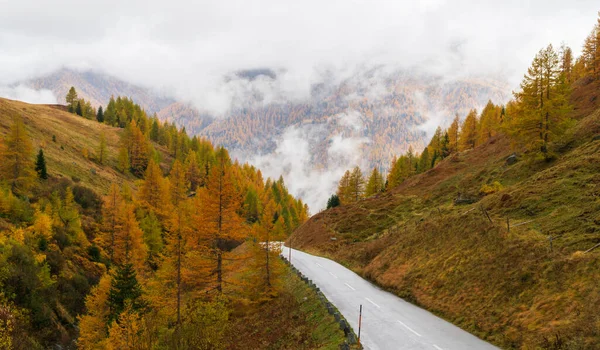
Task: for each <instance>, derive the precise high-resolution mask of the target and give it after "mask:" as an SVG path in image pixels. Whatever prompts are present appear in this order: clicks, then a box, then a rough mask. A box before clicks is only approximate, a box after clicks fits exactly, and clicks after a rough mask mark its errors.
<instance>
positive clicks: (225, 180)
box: [196, 147, 247, 293]
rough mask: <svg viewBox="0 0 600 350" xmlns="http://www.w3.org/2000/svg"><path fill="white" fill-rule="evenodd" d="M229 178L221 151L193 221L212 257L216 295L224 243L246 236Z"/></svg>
mask: <svg viewBox="0 0 600 350" xmlns="http://www.w3.org/2000/svg"><path fill="white" fill-rule="evenodd" d="M231 174H232V169H231V160H230V158H229V154H228V153H227V150H226V149H225V148H223V147H221V148H219V149H218V150H217V151H216V162H215V164H214V166H213V167H212V168H211V171H210V174H209V177H208V182H207V186H206V191H205V199H204V200H203V203H202V205H203V207H202V208H200V210H199V215H198V216H197V219H196V222H197V224H196V228H197V229H198V230H199V232H200V233H201V234H202V236H203V237H202V238H201V239H202V240H203V241H204V242H205V243H206V245H207V246H206V248H208V249H209V250H210V252H211V253H212V254H211V255H212V256H211V260H212V261H213V263H214V275H215V277H216V281H215V289H216V290H217V291H218V292H219V293H222V292H223V284H224V275H225V268H224V265H223V256H224V255H225V254H226V253H227V252H228V250H227V245H226V243H227V242H228V241H231V240H240V239H243V238H244V237H245V236H246V235H247V233H246V232H245V230H244V227H243V225H242V219H241V217H240V216H239V215H238V214H237V211H238V210H240V209H241V197H240V195H239V193H238V192H237V191H236V189H235V187H234V185H233V179H232V176H231Z"/></svg>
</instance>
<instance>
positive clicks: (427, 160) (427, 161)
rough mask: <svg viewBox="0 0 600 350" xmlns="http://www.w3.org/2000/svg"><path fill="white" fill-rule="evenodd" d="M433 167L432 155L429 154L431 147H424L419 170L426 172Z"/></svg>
mask: <svg viewBox="0 0 600 350" xmlns="http://www.w3.org/2000/svg"><path fill="white" fill-rule="evenodd" d="M430 168H431V157H430V156H429V147H425V148H424V149H423V153H421V156H420V158H419V172H420V173H423V172H426V171H427V170H429V169H430Z"/></svg>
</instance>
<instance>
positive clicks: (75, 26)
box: [0, 0, 600, 110]
mask: <svg viewBox="0 0 600 350" xmlns="http://www.w3.org/2000/svg"><path fill="white" fill-rule="evenodd" d="M0 8H1V11H0V94H4V95H6V94H8V92H7V91H8V90H7V89H6V87H4V88H2V85H4V86H6V85H8V84H11V83H14V82H17V81H21V80H24V79H27V78H32V77H38V76H40V75H43V74H47V73H50V72H52V71H53V70H56V69H58V68H60V67H62V66H67V67H70V68H76V69H96V70H102V71H104V72H106V73H109V74H111V75H115V76H118V77H120V78H122V79H124V80H127V81H130V82H133V83H137V84H141V85H144V86H148V87H154V88H157V89H161V90H163V91H168V92H169V93H173V94H174V95H175V96H177V97H180V98H183V99H187V100H190V101H193V102H194V103H195V104H196V105H197V106H204V107H206V108H207V109H214V110H219V109H222V108H224V106H226V105H227V104H228V103H229V102H230V99H231V96H232V92H231V91H230V90H231V89H232V85H231V84H225V83H224V82H223V81H224V79H223V76H224V75H227V74H231V73H232V72H234V71H237V70H240V69H251V68H261V67H269V68H272V69H274V70H276V71H277V72H278V73H279V75H278V78H277V81H276V82H269V86H268V89H272V90H273V89H274V90H277V91H278V92H279V93H281V94H282V95H283V96H286V97H290V98H302V97H305V96H307V93H308V91H309V87H310V83H311V82H314V81H316V80H318V79H321V77H322V74H323V72H325V71H327V72H336V73H339V75H340V76H343V74H351V72H352V71H353V70H354V69H355V67H357V66H361V67H365V66H371V65H374V64H379V65H384V66H388V67H391V68H407V67H413V66H415V65H419V66H421V67H425V68H426V69H428V70H431V71H432V72H435V73H439V74H442V75H446V76H449V77H451V78H452V77H456V76H461V77H462V76H468V75H486V74H490V75H494V76H500V77H504V79H506V80H507V81H508V82H509V83H511V84H512V86H515V85H516V84H517V83H518V81H519V79H520V77H521V76H522V74H523V73H524V71H525V69H526V67H527V66H528V64H529V62H530V61H531V59H532V57H533V55H534V54H535V52H536V51H537V50H539V49H540V48H541V47H542V46H544V45H546V44H548V43H550V42H552V43H555V44H556V45H559V44H560V43H561V41H565V42H566V43H567V44H569V45H571V46H572V47H573V49H574V50H575V51H576V52H578V51H579V49H580V47H581V44H582V42H583V39H584V38H585V36H586V35H587V34H588V33H589V32H590V30H591V28H592V26H593V24H594V23H595V20H596V18H597V11H598V10H600V5H599V3H598V1H597V0H590V1H588V0H572V1H564V0H561V1H556V0H532V1H524V0H519V1H511V0H509V1H497V0H495V1H443V0H427V1H402V0H397V1H375V0H365V1H358V0H340V1H326V0H319V1H312V0H302V1H299V0H298V1H293V2H292V1H284V0H260V1H249V0H239V1H238V0H219V1H188V2H183V1H177V0H169V1H164V0H160V1H154V0H144V1H114V0H103V1H81V0H77V1H66V0H55V1H30V0H19V1H14V0H0ZM259 83H260V82H258V83H257V84H259ZM237 87H239V86H237ZM233 88H236V86H233Z"/></svg>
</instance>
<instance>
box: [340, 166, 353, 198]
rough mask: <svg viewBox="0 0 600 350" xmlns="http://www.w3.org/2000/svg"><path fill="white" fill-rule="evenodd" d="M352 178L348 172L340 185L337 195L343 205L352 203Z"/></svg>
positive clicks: (347, 171)
mask: <svg viewBox="0 0 600 350" xmlns="http://www.w3.org/2000/svg"><path fill="white" fill-rule="evenodd" d="M350 177H351V174H350V170H346V172H345V173H344V175H343V176H342V178H341V179H340V182H339V184H338V189H337V195H338V198H339V199H340V202H341V203H342V204H348V203H352V193H351V188H350V186H351V184H350Z"/></svg>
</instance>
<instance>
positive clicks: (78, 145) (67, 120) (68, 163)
mask: <svg viewBox="0 0 600 350" xmlns="http://www.w3.org/2000/svg"><path fill="white" fill-rule="evenodd" d="M14 114H17V115H20V116H22V117H23V119H24V122H25V125H26V126H27V129H28V131H29V133H30V136H31V139H32V144H33V148H34V150H35V151H36V152H37V150H38V149H39V148H43V149H44V153H45V156H46V160H47V163H48V172H49V174H50V176H53V177H56V178H66V179H68V180H70V181H75V182H83V183H85V184H86V186H89V187H91V188H92V189H93V190H95V191H97V192H98V193H100V194H105V193H107V192H108V188H109V187H110V185H111V184H112V183H116V184H119V185H120V184H123V183H127V184H128V185H130V186H133V185H134V180H135V178H134V177H133V176H131V175H129V176H126V175H123V174H122V173H120V172H118V171H117V170H116V163H117V159H116V155H117V154H118V149H119V144H120V143H119V142H120V141H119V140H120V138H119V137H120V134H121V132H122V129H119V128H114V127H111V126H108V125H105V124H99V123H97V122H96V121H92V120H87V119H84V118H81V117H79V116H77V115H74V114H71V113H68V112H67V111H66V109H65V108H64V107H63V106H46V105H32V104H27V103H23V102H19V101H11V100H6V99H2V98H0V116H1V118H0V136H2V137H3V136H4V135H5V134H7V133H8V130H9V128H10V125H11V124H12V119H11V117H10V116H11V115H14ZM102 133H104V135H105V136H106V139H107V148H108V154H109V157H108V159H107V164H106V165H107V166H100V165H99V164H98V163H97V162H95V161H94V158H95V154H97V152H98V147H99V145H100V135H101V134H102ZM157 147H158V149H160V150H161V151H162V153H163V156H164V158H165V163H164V164H166V161H168V160H169V159H170V156H169V155H168V152H166V150H165V149H164V148H162V147H160V146H158V145H157ZM85 153H87V154H88V156H87V157H85V156H84V155H85Z"/></svg>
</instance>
